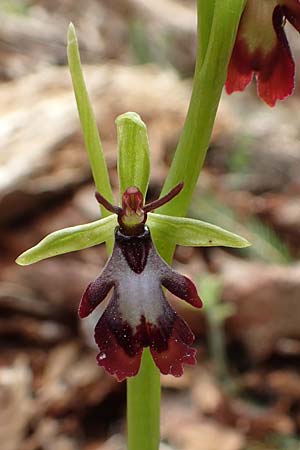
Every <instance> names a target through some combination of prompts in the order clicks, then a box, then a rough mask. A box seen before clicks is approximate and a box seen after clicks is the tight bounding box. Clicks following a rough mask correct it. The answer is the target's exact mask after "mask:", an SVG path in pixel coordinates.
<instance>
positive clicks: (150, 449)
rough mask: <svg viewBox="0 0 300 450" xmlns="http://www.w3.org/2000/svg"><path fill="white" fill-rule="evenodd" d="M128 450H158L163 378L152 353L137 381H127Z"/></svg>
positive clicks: (144, 358) (144, 360)
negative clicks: (161, 382)
mask: <svg viewBox="0 0 300 450" xmlns="http://www.w3.org/2000/svg"><path fill="white" fill-rule="evenodd" d="M127 423H128V427H127V429H128V450H157V449H158V448H159V442H160V434H159V423H160V374H159V370H158V369H157V367H156V365H155V364H154V362H153V359H152V356H151V353H150V351H149V349H148V348H147V349H145V350H144V353H143V358H142V363H141V368H140V370H139V373H138V375H137V376H136V377H133V378H128V380H127Z"/></svg>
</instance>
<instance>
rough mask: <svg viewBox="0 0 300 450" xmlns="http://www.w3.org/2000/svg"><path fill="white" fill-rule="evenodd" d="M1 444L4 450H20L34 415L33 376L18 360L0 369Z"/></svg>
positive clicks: (23, 363) (25, 363)
mask: <svg viewBox="0 0 300 450" xmlns="http://www.w3.org/2000/svg"><path fill="white" fill-rule="evenodd" d="M0 398H1V409H0V442H1V448H2V449H3V450H19V449H20V447H21V443H22V442H23V439H24V436H25V433H26V430H27V428H28V425H29V423H30V421H31V419H32V417H33V416H34V414H35V409H36V405H35V403H34V401H33V398H32V373H31V370H30V368H29V366H28V362H27V360H26V359H25V358H24V357H22V358H17V359H16V360H15V362H14V364H13V365H12V366H7V367H1V368H0Z"/></svg>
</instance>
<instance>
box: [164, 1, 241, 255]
mask: <svg viewBox="0 0 300 450" xmlns="http://www.w3.org/2000/svg"><path fill="white" fill-rule="evenodd" d="M204 1H205V0H198V50H197V60H196V68H195V76H194V85H193V92H192V96H191V101H190V106H189V110H188V114H187V117H186V121H185V124H184V128H183V131H182V134H181V137H180V140H179V143H178V146H177V149H176V152H175V156H174V159H173V162H172V165H171V168H170V171H169V173H168V176H167V179H166V181H165V184H164V186H163V189H162V192H161V195H164V194H166V192H168V191H169V190H170V189H171V188H172V187H173V186H175V185H176V184H177V183H179V182H181V181H184V189H183V191H182V192H181V193H180V195H179V196H178V197H176V198H175V199H174V200H173V201H172V202H170V203H167V204H166V205H164V206H163V207H161V208H159V210H158V211H157V212H159V213H161V214H168V215H171V216H172V215H177V216H179V215H182V216H183V215H185V214H186V212H187V209H188V207H189V204H190V200H191V196H192V193H193V190H194V188H195V185H196V182H197V180H198V177H199V174H200V171H201V169H202V166H203V163H204V160H205V156H206V152H207V149H208V145H209V141H210V137H211V133H212V129H213V124H214V120H215V117H216V112H217V108H218V105H219V101H220V97H221V93H222V88H223V85H224V83H225V80H226V76H227V67H228V63H229V60H230V56H231V52H232V47H233V44H234V41H235V37H236V33H237V28H238V24H239V20H240V17H241V14H242V11H243V8H244V6H245V3H246V0H215V7H214V14H213V18H212V28H211V31H210V35H209V36H210V38H209V41H207V39H208V31H207V30H206V34H205V30H203V29H202V32H201V30H200V27H201V24H202V25H203V23H204V19H203V17H201V13H202V9H201V8H203V5H204V3H203V2H204ZM206 12H207V13H208V14H209V17H210V18H211V12H212V8H210V9H209V8H207V10H206ZM202 36H204V39H206V41H207V42H206V44H205V43H204V44H203V43H201V37H202ZM205 36H206V37H205ZM203 46H204V48H205V47H206V48H207V49H206V53H205V57H204V60H203V57H202V53H201V51H202V50H203ZM158 250H159V252H160V254H161V255H162V256H163V257H164V258H165V259H166V260H167V261H170V260H171V259H172V254H173V251H174V247H170V246H168V244H167V242H164V243H162V242H160V243H159V245H158Z"/></svg>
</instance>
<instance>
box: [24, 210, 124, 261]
mask: <svg viewBox="0 0 300 450" xmlns="http://www.w3.org/2000/svg"><path fill="white" fill-rule="evenodd" d="M116 225H117V217H116V216H115V215H110V216H108V217H105V218H103V219H100V220H96V221H95V222H91V223H87V224H84V225H77V226H75V227H69V228H63V229H62V230H58V231H54V233H51V234H48V236H46V237H45V238H44V239H42V240H41V241H40V242H39V243H38V244H37V245H35V246H34V247H32V248H30V249H28V250H26V252H24V253H22V254H21V255H20V256H19V257H18V258H17V259H16V263H17V264H19V265H20V266H27V265H29V264H33V263H36V262H38V261H41V260H43V259H46V258H51V257H52V256H57V255H62V254H63V253H69V252H74V251H76V250H82V249H84V248H88V247H93V246H94V245H98V244H102V242H105V241H107V240H111V239H112V238H113V232H114V228H115V226H116Z"/></svg>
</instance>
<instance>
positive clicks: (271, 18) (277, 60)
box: [225, 0, 300, 106]
mask: <svg viewBox="0 0 300 450" xmlns="http://www.w3.org/2000/svg"><path fill="white" fill-rule="evenodd" d="M286 20H288V21H289V22H290V23H291V24H292V25H293V26H294V27H295V28H296V30H297V31H299V32H300V2H299V0H248V1H247V4H246V7H245V10H244V12H243V15H242V18H241V21H240V25H239V29H238V33H237V38H236V42H235V45H234V48H233V52H232V56H231V60H230V63H229V67H228V74H227V80H226V84H225V87H226V91H227V93H228V94H231V93H232V92H234V91H243V90H244V89H245V87H246V86H247V85H248V84H249V83H250V82H251V81H252V79H253V76H254V75H255V76H256V80H257V91H258V95H259V97H260V98H261V99H262V100H264V101H265V102H266V103H267V104H268V105H270V106H274V105H275V103H276V101H277V100H283V99H284V98H286V97H287V96H289V95H290V94H292V92H293V90H294V77H295V64H294V60H293V57H292V54H291V51H290V48H289V44H288V41H287V38H286V35H285V32H284V25H285V22H286Z"/></svg>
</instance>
